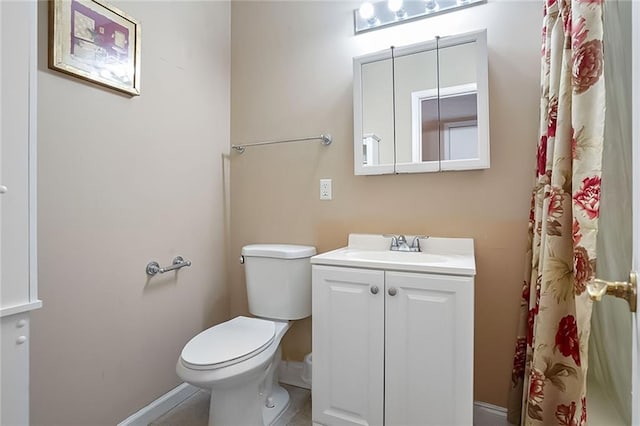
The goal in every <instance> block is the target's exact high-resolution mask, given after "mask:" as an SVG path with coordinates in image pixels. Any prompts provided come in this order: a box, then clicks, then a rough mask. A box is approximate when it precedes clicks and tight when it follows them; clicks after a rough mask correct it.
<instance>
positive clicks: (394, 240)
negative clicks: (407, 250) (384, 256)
mask: <svg viewBox="0 0 640 426" xmlns="http://www.w3.org/2000/svg"><path fill="white" fill-rule="evenodd" d="M382 236H383V237H385V238H391V247H390V249H391V250H393V249H394V248H398V239H399V237H396V236H395V235H393V234H382ZM400 237H403V236H402V235H400ZM403 238H404V237H403Z"/></svg>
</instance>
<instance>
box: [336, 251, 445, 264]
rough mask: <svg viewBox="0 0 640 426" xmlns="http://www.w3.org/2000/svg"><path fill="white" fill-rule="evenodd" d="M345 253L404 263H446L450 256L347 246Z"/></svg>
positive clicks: (359, 257)
mask: <svg viewBox="0 0 640 426" xmlns="http://www.w3.org/2000/svg"><path fill="white" fill-rule="evenodd" d="M344 255H345V256H346V257H348V258H351V259H361V260H363V261H367V260H370V261H372V262H404V263H445V262H447V261H448V260H449V259H450V257H449V256H446V255H441V254H432V253H425V252H406V251H391V250H384V251H380V250H360V249H350V248H347V249H346V250H345V251H344Z"/></svg>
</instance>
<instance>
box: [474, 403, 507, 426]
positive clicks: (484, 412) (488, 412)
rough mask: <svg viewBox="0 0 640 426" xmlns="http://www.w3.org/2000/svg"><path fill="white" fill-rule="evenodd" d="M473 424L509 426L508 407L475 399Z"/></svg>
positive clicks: (479, 425)
mask: <svg viewBox="0 0 640 426" xmlns="http://www.w3.org/2000/svg"><path fill="white" fill-rule="evenodd" d="M473 426H509V422H507V409H506V408H503V407H498V406H497V405H493V404H487V403H486V402H480V401H475V402H474V403H473Z"/></svg>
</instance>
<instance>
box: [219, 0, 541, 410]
mask: <svg viewBox="0 0 640 426" xmlns="http://www.w3.org/2000/svg"><path fill="white" fill-rule="evenodd" d="M356 7H358V3H356V2H353V3H349V2H267V1H262V2H233V3H232V14H231V16H232V27H231V28H232V36H231V46H232V49H231V51H232V54H231V71H232V78H231V92H232V99H231V141H232V143H242V142H251V141H260V140H269V139H278V138H282V137H284V138H287V137H297V136H311V135H317V134H320V133H323V132H327V133H331V134H333V136H334V143H333V144H332V145H331V146H329V147H323V146H321V145H320V143H318V142H313V143H307V144H287V145H276V146H268V147H261V148H253V149H248V150H247V151H246V153H245V154H242V155H237V154H232V160H231V210H232V212H233V215H232V218H231V236H232V239H231V246H230V249H231V252H230V256H229V259H230V263H229V273H230V285H231V287H230V294H231V313H232V314H239V313H243V312H246V292H245V288H244V276H243V271H242V268H241V266H240V265H239V264H238V262H237V260H236V258H237V256H238V255H239V254H240V249H241V247H242V246H243V245H244V244H248V243H254V242H290V243H303V244H313V245H315V246H317V248H318V250H319V251H326V250H329V249H333V248H337V247H340V246H343V245H345V244H346V241H347V235H348V233H350V232H372V233H380V232H388V233H391V232H393V233H407V234H411V233H421V234H422V233H423V234H428V235H434V236H451V237H455V236H465V237H473V238H474V239H475V247H476V256H477V257H476V259H477V270H478V274H477V279H476V304H475V306H476V311H475V331H476V333H475V336H476V338H475V356H474V358H475V399H476V400H480V401H486V402H489V403H493V404H497V405H500V406H506V393H507V388H508V384H509V380H510V374H511V359H512V355H513V346H514V337H515V332H516V326H517V320H518V318H517V315H518V305H519V295H520V292H521V283H522V277H523V266H524V264H523V262H524V254H525V246H526V233H527V218H528V209H529V193H530V190H531V188H532V183H533V178H532V177H533V169H534V162H535V147H536V140H537V120H538V108H537V106H538V95H539V71H538V70H539V51H540V30H539V27H540V22H541V21H540V20H541V16H542V6H541V4H540V2H524V1H523V2H515V1H513V2H512V1H490V2H489V3H488V4H486V5H482V6H476V7H472V8H469V9H466V10H463V11H460V12H457V13H455V14H448V15H441V16H437V17H432V18H429V19H425V20H421V21H418V22H415V23H410V24H406V25H401V26H397V27H394V28H390V29H386V30H380V31H374V32H371V33H367V34H363V35H359V36H354V35H353V15H352V10H353V9H355V8H356ZM481 28H487V30H488V47H489V86H490V114H491V126H490V127H491V168H490V169H489V170H484V171H470V172H457V173H456V172H450V173H428V174H414V175H397V176H366V177H365V176H354V174H353V145H352V144H353V110H352V61H351V60H352V57H353V56H357V55H361V54H364V53H367V52H373V51H377V50H380V49H383V48H386V47H388V46H389V45H392V44H393V45H397V46H398V45H403V44H409V43H412V42H417V41H421V40H426V39H429V38H433V36H435V35H436V34H440V35H446V34H453V33H462V32H467V31H471V30H476V29H481ZM320 178H332V179H333V197H334V199H333V200H332V201H320V200H319V199H318V186H319V183H318V180H319V179H320ZM285 339H286V340H285V342H284V344H285V354H286V355H285V356H286V357H287V358H289V359H298V360H299V359H301V357H302V356H303V355H304V353H306V352H308V351H309V350H310V349H311V348H310V346H311V344H310V342H311V327H310V320H308V319H307V320H304V321H301V322H300V323H299V324H297V325H296V326H295V327H294V328H293V330H292V331H291V332H290V333H289V334H288V335H287V336H286V338H285Z"/></svg>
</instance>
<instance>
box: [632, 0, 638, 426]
mask: <svg viewBox="0 0 640 426" xmlns="http://www.w3.org/2000/svg"><path fill="white" fill-rule="evenodd" d="M632 8H633V9H632V19H631V22H632V24H631V25H632V47H633V48H632V51H633V59H632V70H633V71H632V76H633V77H632V79H633V81H632V85H633V92H632V99H633V101H632V117H633V185H632V187H633V269H634V271H636V273H638V272H640V3H638V2H633V4H632ZM632 333H633V336H632V350H633V354H632V369H633V379H632V400H631V409H632V414H631V416H632V417H631V418H632V424H633V425H636V426H637V425H640V315H639V314H638V313H637V312H636V313H635V314H633V331H632Z"/></svg>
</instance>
